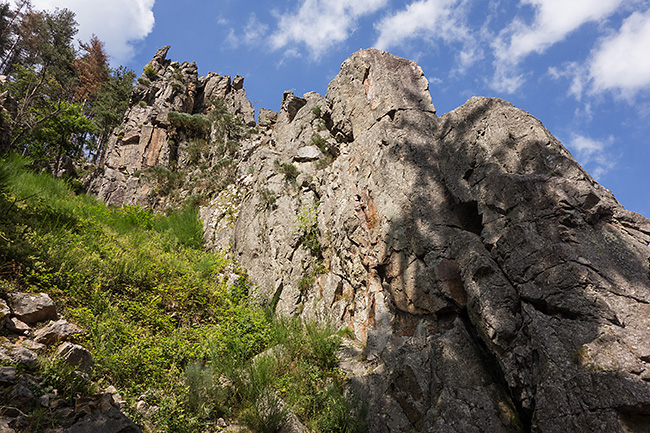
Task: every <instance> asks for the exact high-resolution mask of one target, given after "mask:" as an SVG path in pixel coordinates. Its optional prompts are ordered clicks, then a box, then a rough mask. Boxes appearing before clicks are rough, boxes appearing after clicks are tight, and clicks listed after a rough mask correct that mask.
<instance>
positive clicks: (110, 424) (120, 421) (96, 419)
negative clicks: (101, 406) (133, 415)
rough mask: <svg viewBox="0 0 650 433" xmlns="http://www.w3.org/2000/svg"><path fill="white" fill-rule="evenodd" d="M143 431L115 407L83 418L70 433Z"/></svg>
mask: <svg viewBox="0 0 650 433" xmlns="http://www.w3.org/2000/svg"><path fill="white" fill-rule="evenodd" d="M141 432H142V430H141V429H140V427H138V426H137V425H136V424H135V423H134V422H133V421H131V420H130V419H128V418H127V417H126V416H125V415H124V414H123V413H122V412H120V411H119V410H118V409H117V408H115V407H110V408H109V409H108V410H97V411H94V412H92V413H90V414H87V415H85V416H83V417H82V418H81V419H79V421H77V422H76V423H75V424H73V425H72V426H71V427H70V428H69V429H68V433H141Z"/></svg>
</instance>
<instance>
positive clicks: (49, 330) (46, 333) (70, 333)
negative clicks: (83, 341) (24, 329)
mask: <svg viewBox="0 0 650 433" xmlns="http://www.w3.org/2000/svg"><path fill="white" fill-rule="evenodd" d="M80 334H83V331H82V330H81V329H79V327H77V326H76V325H74V324H72V323H69V322H68V321H66V320H64V319H60V320H57V321H56V322H54V321H52V322H50V323H48V324H47V325H46V326H44V327H43V328H41V329H38V330H36V331H35V332H34V335H33V338H34V340H35V341H36V342H37V343H41V344H46V345H50V344H52V343H56V342H57V341H65V340H69V339H71V338H72V337H74V336H76V335H80Z"/></svg>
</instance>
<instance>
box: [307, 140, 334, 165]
mask: <svg viewBox="0 0 650 433" xmlns="http://www.w3.org/2000/svg"><path fill="white" fill-rule="evenodd" d="M311 145H312V146H316V147H318V148H319V149H320V151H321V152H323V158H321V160H320V161H319V162H318V168H324V167H326V166H327V165H329V164H331V163H332V161H334V159H335V158H336V157H337V156H338V149H336V148H334V147H332V146H330V145H329V144H328V143H327V141H326V140H325V139H324V138H323V137H321V136H320V135H319V134H316V133H314V134H313V135H312V136H311Z"/></svg>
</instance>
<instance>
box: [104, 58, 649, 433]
mask: <svg viewBox="0 0 650 433" xmlns="http://www.w3.org/2000/svg"><path fill="white" fill-rule="evenodd" d="M165 53H166V51H165ZM156 58H157V59H158V60H156ZM156 58H154V61H152V65H154V68H158V66H157V64H159V65H163V64H165V62H166V60H164V54H161V53H159V54H157V57H156ZM161 59H163V60H161ZM156 62H157V63H156ZM165 68H171V64H170V65H169V66H165ZM184 68H186V69H188V68H189V69H191V70H194V69H192V68H193V67H191V66H189V65H186V66H185V67H184ZM189 69H188V70H189ZM157 70H160V71H163V72H159V75H164V74H166V73H167V72H164V71H166V70H167V69H160V68H159V69H157ZM181 70H182V68H181ZM189 75H190V76H193V75H192V74H189ZM228 81H229V80H228ZM197 82H200V80H199V81H197ZM219 82H221V81H219ZM229 83H230V84H229V86H230V87H228V86H225V84H224V86H225V87H226V88H229V89H230V90H229V92H235V93H234V94H238V93H236V92H238V91H240V90H238V89H237V87H238V86H239V84H237V85H235V84H234V81H232V82H230V81H229ZM213 84H214V86H213V87H210V89H220V88H222V87H219V86H220V84H219V85H218V84H217V82H216V81H213ZM196 88H197V89H203V90H201V91H197V94H196V96H195V97H194V98H195V99H194V107H195V108H193V109H192V111H186V113H194V112H197V110H196V107H199V106H200V105H196V104H197V102H196V101H199V100H200V99H201V96H200V95H205V94H206V92H208V86H207V85H203V86H197V87H196ZM240 89H241V88H240ZM212 91H217V90H210V92H212ZM147 92H148V91H147ZM159 92H160V91H156V93H155V94H153V93H146V92H145V89H138V88H136V90H135V92H134V98H136V99H138V100H145V101H148V103H150V104H151V106H152V107H158V106H164V104H165V103H164V102H161V101H163V100H168V101H169V98H167V99H165V98H163V97H162V94H160V93H159ZM210 92H208V94H209V93H210ZM163 94H164V92H163ZM221 94H223V93H221ZM229 94H230V93H228V92H226V93H225V95H226V96H228V95H229ZM238 95H241V93H239V94H238ZM183 98H189V96H183V97H181V99H179V100H178V102H173V101H175V100H174V99H171V100H170V101H172V102H173V104H176V105H174V107H176V109H181V106H185V107H188V106H189V105H188V104H189V103H187V99H183ZM203 98H204V99H205V96H204V97H203ZM183 101H185V102H183ZM233 101H234V100H233ZM172 102H168V103H169V104H171V103H172ZM183 104H185V105H183ZM237 106H238V105H237V103H235V102H233V104H232V105H231V106H228V107H229V110H232V113H233V114H235V115H239V116H241V118H242V119H243V121H244V122H249V121H250V119H249V118H247V117H246V116H247V114H246V113H247V112H245V110H242V111H240V112H237V109H236V107H237ZM239 106H240V107H243V106H247V105H246V104H245V103H242V104H240V105H239ZM186 110H189V109H187V108H186ZM135 112H136V110H135V106H134V107H133V108H132V111H131V112H130V113H129V114H128V115H127V119H126V120H125V124H127V125H128V124H130V123H129V122H133V119H134V118H135V117H134V113H135ZM152 112H153V111H152ZM156 117H158V114H156ZM163 117H164V116H163ZM149 119H152V118H149ZM150 123H151V128H155V127H160V126H154V123H155V121H153V120H152V121H151V122H150ZM145 124H146V122H145ZM163 124H164V122H162V123H160V125H163ZM140 131H144V126H143V127H142V129H140ZM140 134H141V135H142V134H143V133H142V132H140ZM152 135H153V133H152ZM126 136H127V134H126V132H125V135H124V137H126ZM121 140H122V141H121V144H119V143H118V141H114V143H113V144H114V146H113V148H112V149H109V154H108V155H107V159H106V163H105V166H104V167H105V168H104V172H100V173H99V174H98V175H97V176H96V178H95V181H94V185H95V186H97V185H99V186H100V187H98V188H96V189H95V191H96V192H97V193H98V194H99V196H100V197H101V198H103V199H105V200H107V201H109V202H112V203H140V204H144V205H147V204H152V202H151V200H150V201H149V202H148V201H147V200H149V199H147V200H145V199H144V197H145V196H146V193H147V192H146V190H145V189H143V187H142V185H140V184H139V183H138V182H135V181H134V180H133V179H126V178H123V179H121V180H120V179H118V177H119V176H118V177H116V175H114V174H110V173H109V171H108V168H107V167H109V166H110V167H113V168H111V170H114V172H119V173H128V172H129V171H130V170H133V171H135V170H136V169H138V168H141V167H142V162H141V161H143V160H146V159H147V158H148V157H147V155H148V154H147V151H146V147H142V146H141V147H137V143H139V141H137V140H135V139H132V140H131V141H128V140H127V139H126V138H123V139H121ZM138 140H139V139H138ZM127 142H128V143H131V142H132V143H134V144H133V146H135V147H133V148H132V149H133V152H134V153H133V154H132V155H135V156H131V157H129V158H127V159H124V160H122V162H121V163H120V164H122V165H120V164H117V163H115V161H117V159H115V158H116V157H115V156H112V155H117V154H118V153H120V152H122V153H121V154H124V155H126V153H124V152H123V151H125V150H126V147H125V146H129V144H124V143H127ZM162 154H165V153H164V152H162V151H161V153H160V155H162ZM234 157H235V158H236V160H237V168H236V173H235V174H234V175H233V176H232V182H231V183H230V184H228V185H226V186H222V187H221V188H218V189H215V190H213V191H211V192H210V193H209V196H208V197H207V200H206V202H207V203H208V204H207V205H205V206H203V207H202V208H201V217H202V219H203V222H204V231H205V239H206V243H207V245H208V246H209V247H211V248H213V249H226V248H229V250H230V253H231V254H232V255H233V257H234V258H236V260H237V261H238V263H239V264H240V265H241V266H243V267H244V268H246V269H247V270H248V273H249V274H250V278H251V280H252V281H253V282H254V283H256V284H257V286H258V293H257V296H258V297H260V298H261V299H267V300H270V301H271V302H273V303H274V304H275V308H276V310H277V311H280V312H282V313H283V314H288V315H301V316H303V317H304V318H306V319H320V320H322V319H328V320H332V321H334V322H335V323H339V324H340V325H341V326H342V327H343V326H347V327H349V328H350V329H351V330H352V331H353V332H354V335H355V337H356V340H357V341H356V342H351V343H350V344H351V346H350V348H349V349H350V350H348V351H344V352H342V353H348V355H344V354H342V364H341V365H342V368H343V369H344V370H345V371H347V372H348V373H349V374H350V376H351V377H352V380H351V387H353V388H355V389H356V390H357V391H358V392H359V394H360V395H362V396H365V399H366V400H367V402H368V405H369V411H368V412H369V414H371V416H369V419H368V422H369V426H370V431H373V432H391V433H393V432H410V431H422V432H424V431H445V432H459V433H460V432H484V431H490V432H515V431H522V430H523V431H533V432H565V431H575V432H594V431H606V432H642V431H647V425H648V424H649V423H650V383H649V381H650V338H649V337H648V336H649V335H650V319H648V318H649V317H650V272H649V271H650V269H649V260H650V248H648V243H649V242H650V221H648V220H647V219H646V218H644V217H642V216H640V215H638V214H635V213H633V212H628V211H626V210H625V209H623V208H622V207H621V206H620V204H618V202H617V201H616V200H615V199H614V197H613V195H612V194H611V193H610V192H609V191H608V190H606V189H604V188H603V187H601V186H600V185H598V184H597V183H596V181H595V180H594V179H593V178H592V177H591V176H590V175H589V174H588V173H587V172H586V171H585V170H583V169H582V168H581V167H580V166H579V165H578V163H577V162H576V161H575V160H574V158H573V157H572V156H571V154H570V153H569V152H568V151H567V150H566V149H565V148H564V147H563V146H562V144H561V143H560V142H559V141H558V140H557V139H555V138H554V137H553V136H552V135H551V134H550V133H549V131H547V130H546V129H545V128H544V126H543V125H542V124H541V122H539V121H538V120H537V119H535V118H534V117H532V116H531V115H529V114H528V113H526V112H524V111H522V110H519V109H517V108H515V107H513V106H512V105H511V104H509V103H507V102H505V101H502V100H500V99H494V98H472V99H470V100H469V101H468V102H467V103H466V104H464V105H463V106H461V107H459V108H458V109H456V110H454V111H452V112H450V113H447V114H445V115H443V116H441V117H439V116H438V115H437V114H436V111H435V108H434V105H433V103H432V101H431V96H430V94H429V91H428V83H427V80H426V79H425V77H424V74H423V72H422V70H421V69H420V68H419V67H418V66H417V65H416V64H415V63H413V62H411V61H408V60H405V59H400V58H397V57H394V56H392V55H390V54H388V53H385V52H382V51H378V50H361V51H359V52H357V53H355V54H353V55H352V56H351V57H350V58H349V59H347V60H346V61H345V62H344V63H343V65H342V66H341V72H340V73H339V75H338V76H337V77H336V78H335V79H334V80H333V81H332V83H331V84H330V86H329V88H328V91H327V95H326V96H325V97H323V96H321V95H318V94H316V93H313V92H311V93H307V94H305V95H303V96H302V97H298V96H296V95H294V94H293V93H291V92H285V94H284V96H283V98H282V105H281V109H280V112H279V113H274V112H272V111H270V110H263V111H262V112H261V113H260V121H259V123H258V124H257V130H256V131H255V132H254V133H252V134H251V135H248V136H247V137H245V138H242V139H241V140H240V143H239V147H238V150H237V153H236V154H235V155H234ZM131 161H136V163H135V165H134V166H131V165H130V164H131ZM166 161H167V160H165V159H164V158H162V159H161V158H158V159H156V158H154V159H152V160H151V163H152V164H161V165H165V166H167V165H166ZM179 161H181V160H179ZM181 162H182V161H181ZM138 164H140V165H138ZM181 165H182V164H181ZM120 167H121V168H120ZM214 167H217V168H218V165H216V164H212V163H208V164H207V167H206V170H212V169H214ZM114 172H113V173H114ZM129 182H133V184H132V185H131V184H129ZM102 185H104V186H102ZM106 185H113V186H114V187H115V188H113V187H111V188H113V189H110V188H108V187H105V186H106ZM118 185H119V186H118ZM118 190H120V191H130V192H129V193H128V194H126V193H125V194H122V195H119V194H116V193H115V192H114V191H118ZM111 191H113V192H111ZM181 195H182V194H181ZM149 197H151V196H149ZM154 201H155V200H154ZM354 347H357V349H354ZM349 354H352V355H349ZM644 429H646V430H644Z"/></svg>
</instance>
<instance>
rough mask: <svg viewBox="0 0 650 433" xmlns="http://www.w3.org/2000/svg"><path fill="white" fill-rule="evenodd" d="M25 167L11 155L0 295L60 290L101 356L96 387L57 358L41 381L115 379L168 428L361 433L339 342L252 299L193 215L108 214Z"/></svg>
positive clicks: (63, 387)
mask: <svg viewBox="0 0 650 433" xmlns="http://www.w3.org/2000/svg"><path fill="white" fill-rule="evenodd" d="M26 165H27V163H26V161H25V160H23V159H21V158H17V157H5V158H3V159H0V215H1V216H2V218H0V291H2V292H3V293H6V292H14V291H19V290H20V291H31V292H45V293H48V294H50V296H52V297H53V298H54V299H55V300H56V302H57V305H58V307H59V310H60V313H61V315H62V316H63V317H64V318H66V319H67V320H70V321H72V322H74V323H76V324H78V325H79V326H81V327H82V328H83V329H85V330H86V334H85V335H84V336H83V337H82V339H81V341H80V342H81V344H83V345H84V346H85V347H87V348H88V349H89V350H90V351H91V353H92V354H93V357H94V360H95V365H94V367H93V370H92V371H91V373H90V378H91V381H92V382H87V381H86V380H82V378H81V377H80V376H78V375H75V374H71V372H70V371H69V370H68V369H66V367H65V366H63V365H61V364H60V363H58V362H56V361H47V362H45V363H44V364H43V365H42V366H41V368H40V370H39V371H38V372H36V373H37V374H39V375H41V376H42V377H43V378H44V379H45V383H44V385H43V386H48V387H51V388H56V389H57V390H58V391H59V393H60V394H59V395H61V396H63V397H64V398H68V399H72V398H73V397H75V396H77V395H78V394H85V393H89V392H94V391H96V390H98V389H102V388H104V387H106V386H107V385H109V384H112V385H114V386H116V387H117V388H118V389H119V391H120V393H121V394H122V395H123V397H125V399H126V401H127V410H128V411H130V413H132V414H133V413H134V412H132V409H133V407H134V405H135V403H136V401H137V400H138V399H139V398H140V396H144V399H145V400H146V401H147V402H148V403H149V404H151V405H153V406H156V407H157V408H158V410H157V411H156V412H155V413H154V415H152V418H151V419H150V420H149V421H148V423H150V424H151V426H152V429H153V431H157V432H200V431H214V427H210V426H213V424H214V422H215V421H216V419H217V418H218V417H226V418H233V419H238V420H239V421H240V422H244V423H245V424H246V425H248V426H249V427H250V428H251V429H253V431H256V432H267V431H277V427H278V426H280V425H281V424H282V422H283V420H284V417H285V415H286V413H287V412H286V411H287V410H288V409H290V410H292V411H294V412H295V413H296V414H297V416H298V417H299V418H300V419H301V420H302V421H303V422H304V423H306V424H307V425H308V426H309V427H310V429H311V431H314V432H337V431H341V432H361V431H364V428H365V427H364V424H363V422H362V420H363V419H364V413H363V408H362V407H361V406H359V405H355V404H354V403H353V401H352V400H351V399H348V398H346V397H344V395H343V393H342V387H343V385H344V383H345V377H343V375H342V374H341V373H340V372H339V370H338V369H337V368H336V362H335V357H334V353H335V351H336V350H337V348H338V346H339V343H340V338H339V337H338V336H335V335H334V334H333V329H332V328H331V327H329V326H325V325H322V324H312V323H307V324H305V323H302V322H300V321H299V320H288V319H279V318H276V317H274V315H273V314H272V313H271V312H270V311H268V310H267V309H264V308H263V307H262V306H259V305H257V304H256V303H254V302H252V301H251V300H250V299H249V290H250V284H249V283H248V282H247V278H246V275H245V274H244V273H243V272H241V271H238V270H236V267H234V265H233V264H232V263H230V262H229V261H228V260H227V259H226V258H225V257H224V256H222V255H220V254H211V253H206V252H205V251H204V250H203V246H202V228H201V224H200V222H199V221H198V219H197V212H196V209H194V208H193V207H191V206H188V207H186V208H184V209H179V210H178V209H177V210H171V211H170V212H168V214H167V215H162V214H157V213H153V212H151V211H150V210H146V209H143V208H141V207H139V206H124V207H122V208H111V207H107V206H105V205H104V204H102V203H99V202H98V201H97V200H95V199H93V198H91V197H87V196H84V195H75V194H74V193H73V192H72V190H71V188H70V187H69V186H68V185H67V184H66V183H64V182H63V181H60V180H54V179H53V178H52V177H50V176H49V175H47V174H45V173H39V174H35V173H32V172H30V171H28V170H27V169H26V168H25V167H26ZM310 215H311V214H310V213H309V212H306V213H305V217H304V218H303V220H304V227H305V230H306V232H309V231H310V230H311V229H309V227H313V223H312V219H313V218H312V217H311V216H310ZM301 221H302V220H301ZM301 224H302V223H301ZM300 227H302V226H300ZM306 242H307V241H306ZM233 270H234V271H235V272H236V273H237V274H238V275H239V278H238V282H237V283H236V284H235V285H229V284H228V283H227V278H226V277H224V276H223V274H227V273H229V272H232V271H233ZM280 400H282V401H284V404H282V403H281V402H280ZM285 404H286V406H285ZM128 408H130V409H128ZM29 415H30V417H32V420H31V422H32V424H33V425H36V424H38V425H47V424H48V422H49V421H48V420H47V419H44V418H47V417H48V416H49V415H48V414H47V413H43V412H42V411H40V412H38V411H35V412H34V413H32V414H29ZM50 421H51V420H50Z"/></svg>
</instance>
